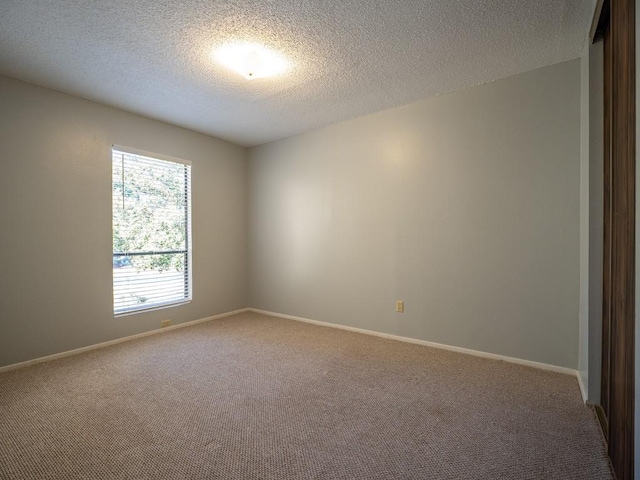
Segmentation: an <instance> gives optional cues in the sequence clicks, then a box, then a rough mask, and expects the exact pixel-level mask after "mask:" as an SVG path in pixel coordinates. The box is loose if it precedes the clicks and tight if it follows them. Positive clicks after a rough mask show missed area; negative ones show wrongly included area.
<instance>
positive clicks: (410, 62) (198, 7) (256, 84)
mask: <svg viewBox="0 0 640 480" xmlns="http://www.w3.org/2000/svg"><path fill="white" fill-rule="evenodd" d="M595 4H596V0H227V1H223V0H181V1H176V0H100V1H93V0H0V73H2V74H5V75H8V76H11V77H16V78H19V79H23V80H26V81H29V82H33V83H37V84H40V85H44V86H47V87H50V88H54V89H56V90H60V91H63V92H67V93H71V94H74V95H78V96H80V97H84V98H88V99H91V100H95V101H98V102H101V103H105V104H108V105H113V106H116V107H120V108H123V109H125V110H129V111H131V112H136V113H140V114H143V115H146V116H149V117H153V118H157V119H160V120H164V121H167V122H170V123H173V124H176V125H180V126H183V127H186V128H190V129H192V130H196V131H199V132H203V133H207V134H210V135H213V136H216V137H220V138H223V139H226V140H229V141H231V142H234V143H237V144H240V145H244V146H253V145H258V144H261V143H265V142H269V141H272V140H276V139H279V138H284V137H288V136H291V135H295V134H297V133H300V132H304V131H307V130H310V129H313V128H317V127H320V126H324V125H328V124H331V123H334V122H337V121H340V120H344V119H348V118H353V117H357V116H359V115H363V114H366V113H371V112H374V111H379V110H383V109H386V108H390V107H394V106H398V105H403V104H406V103H410V102H413V101H417V100H420V99H424V98H427V97H431V96H435V95H439V94H442V93H447V92H452V91H455V90H460V89H463V88H466V87H470V86H473V85H478V84H482V83H485V82H488V81H492V80H496V79H499V78H503V77H506V76H509V75H513V74H516V73H520V72H524V71H527V70H532V69H535V68H538V67H542V66H545V65H550V64H553V63H557V62H562V61H564V60H569V59H572V58H576V57H578V56H579V54H580V51H581V47H582V46H583V44H584V41H585V39H586V37H587V35H588V32H589V28H590V25H591V18H592V15H593V11H594V8H595ZM228 40H247V41H255V42H259V43H262V44H264V45H266V46H268V47H271V48H272V49H275V50H278V51H280V52H282V53H284V54H285V55H286V56H287V57H288V58H289V59H290V60H291V61H292V62H293V63H294V67H293V69H292V70H291V71H290V72H289V73H287V74H285V75H283V76H281V77H277V78H272V79H259V80H252V81H247V80H245V79H244V78H242V77H241V76H239V75H237V74H234V73H231V72H227V71H225V70H224V69H223V68H221V67H219V66H217V65H216V64H215V63H214V62H213V61H212V59H211V50H212V49H213V48H214V47H215V46H217V45H220V44H221V43H225V42H226V41H228Z"/></svg>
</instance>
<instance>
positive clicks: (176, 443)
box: [0, 313, 613, 480]
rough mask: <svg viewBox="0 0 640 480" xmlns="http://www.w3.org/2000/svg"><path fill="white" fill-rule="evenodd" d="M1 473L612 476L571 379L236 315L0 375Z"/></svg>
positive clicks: (204, 476)
mask: <svg viewBox="0 0 640 480" xmlns="http://www.w3.org/2000/svg"><path fill="white" fill-rule="evenodd" d="M0 478H2V479H45V478H46V479H110V480H111V479H134V478H135V479H491V480H501V479H532V480H533V479H536V480H537V479H563V480H568V479H581V480H584V479H611V478H613V477H612V476H611V473H610V467H609V463H608V460H607V456H606V452H605V447H604V444H603V440H602V436H601V434H600V432H599V427H598V425H597V423H596V420H595V417H594V414H593V412H592V410H591V409H590V408H588V407H586V406H585V405H583V404H582V401H581V398H580V393H579V391H578V386H577V382H576V379H575V378H574V377H571V376H569V375H563V374H558V373H552V372H547V371H541V370H536V369H532V368H528V367H523V366H518V365H513V364H508V363H504V362H500V361H495V360H488V359H482V358H477V357H472V356H466V355H462V354H458V353H453V352H447V351H443V350H437V349H433V348H427V347H423V346H419V345H412V344H407V343H401V342H396V341H393V340H386V339H382V338H377V337H371V336H366V335H362V334H357V333H351V332H346V331H342V330H336V329H331V328H325V327H318V326H314V325H308V324H303V323H298V322H294V321H291V320H283V319H277V318H273V317H267V316H264V315H259V314H254V313H242V314H239V315H235V316H233V317H227V318H225V319H221V320H214V321H211V322H207V323H204V324H200V325H197V326H193V327H187V328H183V329H178V330H174V331H170V332H166V333H164V334H162V335H156V336H152V337H147V338H143V339H139V340H135V341H131V342H127V343H123V344H119V345H116V346H112V347H108V348H104V349H101V350H96V351H92V352H88V353H85V354H82V355H77V356H74V357H69V358H65V359H61V360H57V361H53V362H48V363H43V364H39V365H35V366H32V367H29V368H26V369H21V370H16V371H12V372H7V373H4V374H2V375H0Z"/></svg>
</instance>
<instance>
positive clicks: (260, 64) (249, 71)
mask: <svg viewBox="0 0 640 480" xmlns="http://www.w3.org/2000/svg"><path fill="white" fill-rule="evenodd" d="M214 58H215V59H216V61H217V62H218V63H220V64H221V65H224V66H225V67H227V68H229V69H231V70H233V71H234V72H237V73H239V74H240V75H242V76H243V77H244V78H246V79H247V80H254V79H256V78H265V77H274V76H276V75H280V74H282V73H284V72H285V71H286V70H287V69H288V68H289V62H288V61H287V60H286V59H285V58H284V57H282V56H281V55H280V54H278V53H277V52H274V51H273V50H271V49H269V48H267V47H264V46H262V45H260V44H257V43H228V44H226V45H222V46H221V47H219V48H218V49H217V50H216V51H215V52H214Z"/></svg>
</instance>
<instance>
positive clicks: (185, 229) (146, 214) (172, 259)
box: [112, 146, 191, 315]
mask: <svg viewBox="0 0 640 480" xmlns="http://www.w3.org/2000/svg"><path fill="white" fill-rule="evenodd" d="M149 155H153V154H147V153H144V152H137V151H135V150H131V149H124V148H120V147H115V146H114V147H113V150H112V163H113V182H112V183H113V185H112V186H113V188H112V194H113V310H114V313H115V314H116V315H118V314H124V313H131V312H135V311H140V310H147V309H152V308H158V307H161V306H168V305H171V304H176V303H183V302H187V301H189V300H191V248H190V242H191V165H189V164H188V163H187V162H184V161H182V160H176V159H167V158H163V159H160V158H154V156H149Z"/></svg>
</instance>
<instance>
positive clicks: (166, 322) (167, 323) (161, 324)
mask: <svg viewBox="0 0 640 480" xmlns="http://www.w3.org/2000/svg"><path fill="white" fill-rule="evenodd" d="M169 325H171V320H162V321H161V322H160V326H161V327H168V326H169Z"/></svg>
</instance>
